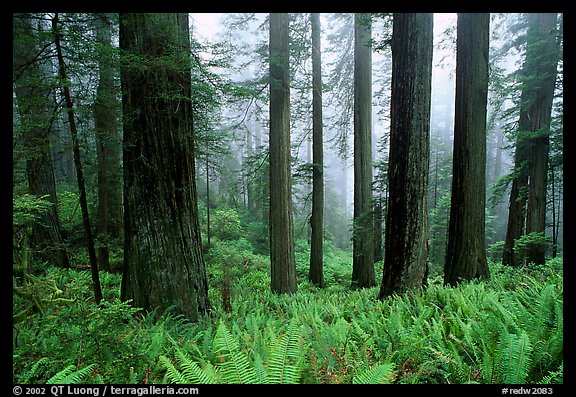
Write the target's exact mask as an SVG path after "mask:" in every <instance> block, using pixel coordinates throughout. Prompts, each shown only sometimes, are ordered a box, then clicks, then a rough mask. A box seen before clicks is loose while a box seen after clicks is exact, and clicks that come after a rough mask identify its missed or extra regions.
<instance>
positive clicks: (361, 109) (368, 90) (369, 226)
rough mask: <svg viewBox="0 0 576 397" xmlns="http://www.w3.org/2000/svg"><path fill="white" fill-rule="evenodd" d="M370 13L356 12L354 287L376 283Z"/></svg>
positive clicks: (364, 286)
mask: <svg viewBox="0 0 576 397" xmlns="http://www.w3.org/2000/svg"><path fill="white" fill-rule="evenodd" d="M371 36H372V34H371V22H370V15H369V14H354V236H353V243H354V244H353V262H352V284H351V288H352V289H358V288H368V287H372V286H374V285H375V274H374V220H373V208H372V206H373V202H372V46H371V43H370V39H371Z"/></svg>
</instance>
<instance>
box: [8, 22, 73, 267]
mask: <svg viewBox="0 0 576 397" xmlns="http://www.w3.org/2000/svg"><path fill="white" fill-rule="evenodd" d="M13 35H14V41H13V43H14V45H13V54H12V74H13V79H14V80H13V87H14V93H15V95H16V105H17V110H18V115H19V123H18V129H19V131H20V134H21V135H22V142H23V146H24V153H25V158H26V179H27V181H28V192H29V193H30V194H32V195H34V196H37V197H42V196H46V197H47V200H48V201H49V202H50V203H51V204H52V205H51V206H50V207H49V208H47V210H46V211H42V212H41V214H39V216H40V219H38V222H35V223H34V225H33V227H32V236H31V243H32V244H33V250H34V252H35V254H36V256H37V257H38V258H39V259H41V260H45V261H47V262H48V263H50V264H53V265H55V266H62V267H68V266H69V261H68V255H67V253H66V250H65V247H64V243H63V240H62V235H61V232H60V221H59V218H58V206H57V197H56V184H55V179H54V167H53V163H52V156H51V146H50V134H51V131H52V127H53V122H54V114H55V110H54V107H55V103H54V90H53V87H52V86H51V85H50V83H49V74H47V67H46V65H45V64H44V62H45V61H42V60H45V59H46V55H47V54H45V53H42V51H41V50H40V48H39V47H38V44H39V39H38V36H37V35H36V34H35V32H34V30H33V28H32V16H31V15H28V14H14V15H13ZM18 140H19V139H18Z"/></svg>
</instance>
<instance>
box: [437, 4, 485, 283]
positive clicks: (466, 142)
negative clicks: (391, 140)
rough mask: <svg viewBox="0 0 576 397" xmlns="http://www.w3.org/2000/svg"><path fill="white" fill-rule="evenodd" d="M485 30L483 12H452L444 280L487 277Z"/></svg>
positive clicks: (452, 281)
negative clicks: (451, 109)
mask: <svg viewBox="0 0 576 397" xmlns="http://www.w3.org/2000/svg"><path fill="white" fill-rule="evenodd" d="M489 28H490V14H489V13H475V14H467V13H460V14H458V22H457V42H456V107H455V120H454V152H453V166H452V194H451V205H450V223H449V226H448V247H447V249H446V262H445V265H444V284H451V285H455V284H456V283H458V282H459V281H460V280H471V279H473V278H479V277H488V276H489V275H490V272H489V270H488V264H487V262H486V244H485V235H484V234H485V233H484V232H485V226H484V221H485V202H486V199H485V197H486V104H487V98H488V50H489V34H490V29H489Z"/></svg>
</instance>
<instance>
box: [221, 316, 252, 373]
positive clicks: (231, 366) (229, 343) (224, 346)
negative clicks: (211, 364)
mask: <svg viewBox="0 0 576 397" xmlns="http://www.w3.org/2000/svg"><path fill="white" fill-rule="evenodd" d="M214 350H215V351H216V352H217V353H220V354H221V355H222V358H223V359H224V361H223V362H222V363H219V365H218V367H219V369H220V373H221V374H222V381H223V382H224V383H257V380H258V378H257V376H256V371H255V370H254V366H253V365H251V363H250V361H249V360H248V357H246V355H245V354H244V353H243V352H242V351H241V350H240V345H239V344H238V341H237V340H236V339H235V338H234V335H232V333H230V331H229V330H228V328H227V327H226V324H224V321H222V320H220V323H219V324H218V329H217V330H216V336H215V337H214Z"/></svg>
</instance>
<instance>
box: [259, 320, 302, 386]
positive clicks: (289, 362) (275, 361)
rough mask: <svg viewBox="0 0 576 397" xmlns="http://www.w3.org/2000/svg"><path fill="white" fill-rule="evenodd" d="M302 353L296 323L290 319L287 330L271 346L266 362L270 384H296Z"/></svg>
mask: <svg viewBox="0 0 576 397" xmlns="http://www.w3.org/2000/svg"><path fill="white" fill-rule="evenodd" d="M303 357H304V351H303V347H302V341H301V339H300V335H299V334H298V323H297V322H296V320H294V319H292V321H290V324H289V325H288V330H287V331H286V333H285V334H284V335H282V336H281V337H279V338H278V339H277V340H276V342H275V343H274V344H273V346H272V353H271V356H270V360H269V362H268V380H269V382H270V383H284V384H286V383H298V381H299V378H300V371H301V367H302V362H303Z"/></svg>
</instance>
